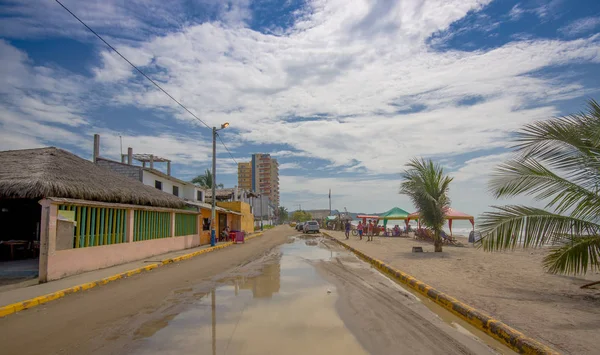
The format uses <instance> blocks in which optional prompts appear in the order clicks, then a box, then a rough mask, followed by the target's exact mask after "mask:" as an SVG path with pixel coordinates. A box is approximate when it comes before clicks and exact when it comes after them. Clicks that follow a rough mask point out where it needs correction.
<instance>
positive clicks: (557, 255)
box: [544, 235, 600, 274]
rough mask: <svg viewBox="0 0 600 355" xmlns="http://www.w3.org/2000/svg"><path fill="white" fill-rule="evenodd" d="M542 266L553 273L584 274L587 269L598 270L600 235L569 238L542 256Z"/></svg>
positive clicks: (599, 264)
mask: <svg viewBox="0 0 600 355" xmlns="http://www.w3.org/2000/svg"><path fill="white" fill-rule="evenodd" d="M544 266H545V267H546V269H547V270H548V272H551V273H555V274H557V273H559V274H585V273H586V272H587V271H588V270H589V269H591V270H592V271H596V270H600V236H598V235H595V236H590V237H574V238H569V240H567V241H565V243H564V245H562V246H561V247H558V248H555V249H553V250H552V252H551V253H550V254H548V255H547V256H546V257H545V258H544Z"/></svg>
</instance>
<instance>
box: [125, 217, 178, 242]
mask: <svg viewBox="0 0 600 355" xmlns="http://www.w3.org/2000/svg"><path fill="white" fill-rule="evenodd" d="M170 236H171V213H170V212H156V211H135V212H134V221H133V241H134V242H138V241H142V240H151V239H160V238H169V237H170Z"/></svg>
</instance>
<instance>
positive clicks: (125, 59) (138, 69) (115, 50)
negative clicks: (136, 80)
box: [54, 0, 238, 164]
mask: <svg viewBox="0 0 600 355" xmlns="http://www.w3.org/2000/svg"><path fill="white" fill-rule="evenodd" d="M54 1H56V2H57V3H58V4H59V5H60V6H62V8H63V9H65V10H66V11H67V12H68V13H70V14H71V16H73V17H74V18H75V19H76V20H77V21H79V22H80V23H81V24H82V25H84V26H85V28H87V29H88V30H90V32H92V33H93V34H94V35H95V36H96V37H98V38H99V39H100V40H101V41H102V42H104V44H106V45H107V46H108V48H110V49H112V50H113V51H114V52H115V53H117V54H118V55H119V56H120V57H121V58H122V59H123V60H124V61H126V62H127V63H128V64H129V65H131V66H132V67H133V68H134V69H135V70H137V71H138V73H140V74H142V76H143V77H144V78H146V79H148V81H150V82H151V83H152V84H153V85H154V86H156V87H157V88H158V89H159V90H160V91H162V92H163V93H164V94H165V95H167V96H168V97H169V98H170V99H171V100H173V101H175V102H176V103H177V105H179V106H181V108H183V109H184V110H185V111H187V113H189V114H190V115H192V116H193V117H194V118H195V119H196V120H198V121H199V122H200V123H202V124H203V125H205V126H206V128H208V129H212V128H211V127H210V126H209V125H208V124H206V122H204V121H203V120H202V119H200V117H198V116H196V115H195V114H194V113H193V112H192V111H190V110H189V109H188V108H187V107H185V106H184V105H183V104H182V103H181V102H179V101H178V100H177V99H176V98H174V97H173V96H172V95H171V94H169V93H168V92H167V91H166V90H165V89H163V88H162V87H161V86H160V85H158V84H157V83H156V81H154V80H152V79H151V78H150V77H149V76H148V75H146V73H144V72H143V71H142V70H141V69H140V68H138V67H137V66H135V65H134V64H133V63H131V62H130V61H129V59H127V58H125V56H124V55H122V54H121V53H120V52H119V51H118V50H117V49H116V48H115V47H113V46H112V45H110V43H108V42H107V41H106V40H105V39H104V38H102V36H100V35H99V34H98V33H97V32H96V31H94V30H93V29H92V28H91V27H90V26H88V25H87V24H86V23H85V22H83V21H82V20H81V19H80V18H79V17H77V15H75V14H74V13H73V12H72V11H71V10H69V9H68V8H67V7H66V6H65V5H63V4H62V3H61V2H60V1H59V0H54ZM219 140H221V144H223V147H225V149H226V150H227V152H228V153H229V156H230V157H231V159H233V161H234V162H235V163H236V164H237V163H238V162H237V161H236V160H235V158H234V157H233V155H232V154H231V152H230V151H229V148H227V146H226V145H225V142H223V140H222V139H221V137H220V136H219Z"/></svg>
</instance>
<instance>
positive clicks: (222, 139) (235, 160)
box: [217, 133, 238, 164]
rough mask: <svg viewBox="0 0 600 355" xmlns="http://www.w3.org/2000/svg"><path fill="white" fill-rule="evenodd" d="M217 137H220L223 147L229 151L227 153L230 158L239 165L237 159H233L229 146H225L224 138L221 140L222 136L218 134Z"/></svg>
mask: <svg viewBox="0 0 600 355" xmlns="http://www.w3.org/2000/svg"><path fill="white" fill-rule="evenodd" d="M217 137H219V140H220V141H221V144H223V147H225V150H227V153H229V156H230V157H231V159H233V161H234V162H235V163H236V164H237V163H238V162H237V160H235V158H234V157H233V154H231V152H230V151H229V148H227V146H226V145H225V142H223V138H221V135H220V134H218V133H217Z"/></svg>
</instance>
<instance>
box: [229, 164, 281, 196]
mask: <svg viewBox="0 0 600 355" xmlns="http://www.w3.org/2000/svg"><path fill="white" fill-rule="evenodd" d="M238 186H239V187H241V188H244V189H248V190H252V191H254V192H257V193H259V194H261V195H263V196H269V199H270V200H271V203H272V204H273V205H275V206H279V163H278V162H277V159H273V158H271V155H269V154H252V161H250V162H247V163H239V164H238Z"/></svg>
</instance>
